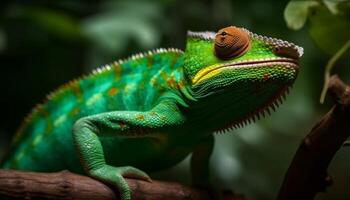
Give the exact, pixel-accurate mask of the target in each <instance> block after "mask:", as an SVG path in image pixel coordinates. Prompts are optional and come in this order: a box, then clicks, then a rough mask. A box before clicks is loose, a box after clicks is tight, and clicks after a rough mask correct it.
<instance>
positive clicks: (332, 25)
mask: <svg viewBox="0 0 350 200" xmlns="http://www.w3.org/2000/svg"><path fill="white" fill-rule="evenodd" d="M309 20H310V23H309V32H310V36H311V37H312V39H313V40H314V41H315V42H316V44H317V45H318V46H319V47H320V48H321V49H322V50H324V51H325V52H326V53H328V54H330V55H333V54H334V53H336V52H337V51H338V50H339V49H340V48H341V47H342V46H343V45H344V44H345V43H346V42H347V41H348V40H349V39H350V22H349V20H347V19H346V18H345V17H344V16H343V15H333V14H331V13H330V12H329V10H328V9H327V8H325V7H321V6H320V7H318V8H317V9H315V10H314V12H313V14H312V15H310V17H309Z"/></svg>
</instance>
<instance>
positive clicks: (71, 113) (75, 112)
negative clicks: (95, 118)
mask: <svg viewBox="0 0 350 200" xmlns="http://www.w3.org/2000/svg"><path fill="white" fill-rule="evenodd" d="M79 112H80V109H79V108H74V109H73V110H72V111H71V112H70V113H69V114H70V116H75V115H77V114H78V113H79Z"/></svg>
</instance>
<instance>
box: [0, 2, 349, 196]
mask: <svg viewBox="0 0 350 200" xmlns="http://www.w3.org/2000/svg"><path fill="white" fill-rule="evenodd" d="M303 2H304V3H302V4H294V5H291V4H289V8H288V11H287V10H286V12H285V8H286V6H287V4H288V1H276V0H264V1H261V0H250V1H244V0H235V1H230V0H217V1H214V0H201V1H200V0H197V1H189V0H187V1H175V0H158V1H147V0H138V1H130V0H124V1H102V0H101V1H68V0H61V1H31V0H29V1H10V2H7V1H3V2H2V3H1V7H0V66H1V69H0V74H1V75H0V77H1V78H0V82H1V83H0V87H1V90H0V91H1V98H0V101H1V102H0V105H1V112H2V114H1V116H2V119H1V120H0V123H1V126H0V149H4V148H6V147H7V146H8V144H9V143H10V139H11V137H12V135H13V134H14V132H15V131H16V128H17V127H18V126H19V124H20V123H21V121H22V119H23V118H24V116H25V115H26V114H27V113H28V112H29V111H30V110H31V108H32V107H33V106H34V105H35V104H36V103H40V102H42V100H43V98H44V97H45V95H46V94H48V93H49V92H50V91H52V90H53V89H54V88H56V87H58V86H59V85H61V84H63V83H64V82H66V81H67V80H70V79H73V78H75V77H77V76H80V75H81V74H83V73H88V72H89V71H91V69H93V68H96V67H99V66H101V65H103V64H107V63H111V62H112V61H114V60H117V59H119V58H125V57H127V56H130V55H131V54H133V53H138V52H143V51H148V50H151V49H154V48H157V47H176V48H181V49H184V47H185V41H186V31H187V30H193V31H205V30H211V31H217V30H218V29H220V28H222V27H225V26H229V25H235V26H243V27H245V28H247V29H249V30H251V31H253V32H255V33H258V34H262V35H267V36H271V37H277V38H281V39H284V40H288V41H292V42H294V43H296V44H298V45H300V46H303V47H304V50H305V55H304V56H303V58H302V60H301V69H300V74H299V77H298V78H297V80H296V83H295V85H294V88H293V89H292V90H291V93H290V95H289V96H288V98H287V101H286V102H285V103H284V104H283V105H282V106H281V107H280V108H279V109H278V110H277V111H276V112H275V113H273V114H272V116H271V117H268V118H267V119H263V120H260V121H259V122H257V123H256V124H253V125H248V126H246V127H245V128H241V129H238V130H235V131H233V132H232V133H227V134H225V135H217V136H216V147H215V150H214V156H213V157H212V160H211V171H212V181H213V183H214V184H215V185H217V186H220V187H222V188H230V189H233V190H234V191H237V192H240V193H244V194H246V195H247V196H248V197H251V198H252V199H256V200H265V199H266V200H268V199H273V198H275V197H276V195H277V191H278V189H279V187H280V184H281V182H282V180H283V176H284V173H285V171H286V170H287V168H288V166H289V164H290V161H291V159H292V156H293V155H294V152H295V151H296V148H297V147H298V145H299V142H300V140H301V139H302V138H303V136H305V135H306V134H307V133H308V131H309V130H310V129H311V127H312V126H313V124H315V123H316V122H317V120H318V119H319V118H320V117H321V116H322V115H323V114H325V112H327V110H328V109H329V108H330V107H331V105H332V103H331V102H330V101H329V100H328V99H326V102H325V104H323V105H321V104H320V103H319V96H320V93H321V90H322V86H323V76H324V69H325V66H326V64H327V62H328V60H329V59H330V58H331V57H332V55H334V54H335V53H336V52H337V50H338V49H339V48H341V46H342V45H343V44H344V43H345V41H346V40H348V39H350V33H349V31H350V26H349V23H350V17H349V15H350V13H349V12H348V11H350V9H348V8H350V6H349V1H346V0H323V1H321V0H314V1H313V0H309V1H303ZM305 2H306V3H305ZM284 12H285V15H286V17H285V18H284ZM285 19H286V20H287V22H288V26H287V23H286V20H285ZM304 23H305V24H304ZM347 28H348V29H347ZM291 29H295V30H291ZM349 58H350V56H349V54H344V55H343V56H342V57H341V59H339V60H338V62H337V63H336V67H335V69H334V70H333V72H334V73H338V74H339V75H340V76H341V78H342V79H343V80H344V81H347V82H348V83H350V70H349V69H350V66H349V65H350V64H349ZM346 61H347V62H346ZM349 120H350V119H349ZM335 134H336V133H335ZM349 157H350V148H343V149H341V150H340V151H339V152H338V154H337V155H336V157H335V159H334V160H333V162H332V164H331V167H330V173H331V175H332V176H333V177H334V185H333V186H332V187H331V188H329V189H328V191H327V193H326V194H321V195H319V196H318V198H317V199H350V190H349V187H350V171H349V170H348V169H350V159H349ZM153 177H154V178H158V179H164V180H176V181H180V182H183V183H189V169H188V158H187V159H186V160H185V161H183V162H182V163H180V164H179V165H178V166H176V167H174V168H172V169H169V170H166V171H163V172H159V173H156V174H153Z"/></svg>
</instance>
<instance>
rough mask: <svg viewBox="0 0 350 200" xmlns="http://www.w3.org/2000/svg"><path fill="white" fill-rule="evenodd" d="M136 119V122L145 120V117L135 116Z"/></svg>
mask: <svg viewBox="0 0 350 200" xmlns="http://www.w3.org/2000/svg"><path fill="white" fill-rule="evenodd" d="M136 119H138V120H144V119H145V116H144V115H141V114H140V115H137V116H136Z"/></svg>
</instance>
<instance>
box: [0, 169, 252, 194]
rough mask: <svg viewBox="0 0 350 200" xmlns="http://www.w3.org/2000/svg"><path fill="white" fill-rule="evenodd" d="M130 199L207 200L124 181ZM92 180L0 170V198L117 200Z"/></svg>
mask: <svg viewBox="0 0 350 200" xmlns="http://www.w3.org/2000/svg"><path fill="white" fill-rule="evenodd" d="M127 182H128V184H129V186H130V188H131V190H132V199H135V200H138V199H148V200H160V199H162V200H163V199H173V200H185V199H186V200H209V199H210V197H209V194H208V192H207V191H205V190H199V189H195V188H191V187H187V186H184V185H181V184H178V183H172V182H163V181H153V182H152V183H150V182H146V181H141V180H134V179H127ZM111 188H112V187H110V186H107V185H105V184H104V183H101V182H99V181H97V180H95V179H92V178H90V177H87V176H81V175H77V174H73V173H70V172H68V171H62V172H57V173H35V172H20V171H14V170H0V199H11V200H13V199H17V200H19V199H22V200H24V199H25V200H27V199H31V200H34V199H55V200H67V199H69V200H86V199H89V200H118V199H119V195H118V192H117V191H114V190H113V189H111ZM225 199H226V200H245V198H244V197H243V196H242V195H236V194H233V193H232V192H231V193H227V195H226V197H225Z"/></svg>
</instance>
